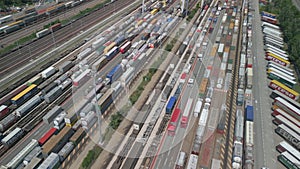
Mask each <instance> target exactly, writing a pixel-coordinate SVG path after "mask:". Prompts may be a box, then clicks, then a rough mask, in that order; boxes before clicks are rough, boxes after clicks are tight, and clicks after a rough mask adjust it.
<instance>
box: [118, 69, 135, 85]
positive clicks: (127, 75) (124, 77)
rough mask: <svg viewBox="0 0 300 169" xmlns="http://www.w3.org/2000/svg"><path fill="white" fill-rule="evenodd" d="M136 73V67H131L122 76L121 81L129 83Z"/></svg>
mask: <svg viewBox="0 0 300 169" xmlns="http://www.w3.org/2000/svg"><path fill="white" fill-rule="evenodd" d="M133 75H134V67H129V68H128V69H127V70H126V71H125V72H124V73H123V75H122V76H121V77H120V80H121V82H123V83H125V84H128V83H129V82H130V81H131V79H132V78H133Z"/></svg>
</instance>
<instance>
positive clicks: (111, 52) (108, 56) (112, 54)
mask: <svg viewBox="0 0 300 169" xmlns="http://www.w3.org/2000/svg"><path fill="white" fill-rule="evenodd" d="M118 53H119V48H118V47H117V46H115V47H113V48H112V49H111V50H109V51H108V52H107V53H106V54H105V57H106V59H107V60H111V59H112V58H114V57H115V56H116V55H117V54H118Z"/></svg>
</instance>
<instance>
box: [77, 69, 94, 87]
mask: <svg viewBox="0 0 300 169" xmlns="http://www.w3.org/2000/svg"><path fill="white" fill-rule="evenodd" d="M90 72H91V69H87V70H85V71H84V72H82V73H81V74H80V75H79V76H77V77H76V78H75V79H73V85H74V86H76V87H79V86H82V85H84V83H85V82H86V81H87V80H88V79H89V78H90V77H89V75H90Z"/></svg>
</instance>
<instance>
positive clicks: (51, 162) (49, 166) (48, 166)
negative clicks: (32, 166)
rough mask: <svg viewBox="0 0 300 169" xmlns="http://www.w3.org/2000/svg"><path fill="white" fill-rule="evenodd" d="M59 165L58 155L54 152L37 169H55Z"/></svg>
mask: <svg viewBox="0 0 300 169" xmlns="http://www.w3.org/2000/svg"><path fill="white" fill-rule="evenodd" d="M59 165H60V161H59V156H58V154H56V153H51V154H50V155H49V156H48V157H47V158H46V159H45V161H44V162H43V163H42V164H41V165H40V166H39V167H38V169H56V168H58V167H59Z"/></svg>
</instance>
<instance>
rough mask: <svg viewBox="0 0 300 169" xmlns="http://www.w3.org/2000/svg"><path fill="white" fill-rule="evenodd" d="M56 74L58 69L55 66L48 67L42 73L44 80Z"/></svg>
mask: <svg viewBox="0 0 300 169" xmlns="http://www.w3.org/2000/svg"><path fill="white" fill-rule="evenodd" d="M55 72H56V69H55V68H54V67H53V66H50V67H48V68H47V69H45V70H44V71H42V72H41V75H42V77H43V78H48V77H50V76H51V75H53V74H54V73H55Z"/></svg>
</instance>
